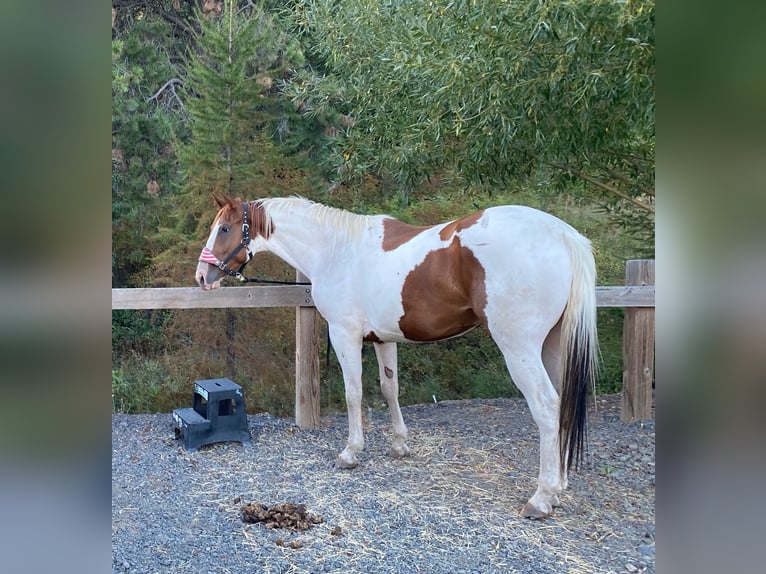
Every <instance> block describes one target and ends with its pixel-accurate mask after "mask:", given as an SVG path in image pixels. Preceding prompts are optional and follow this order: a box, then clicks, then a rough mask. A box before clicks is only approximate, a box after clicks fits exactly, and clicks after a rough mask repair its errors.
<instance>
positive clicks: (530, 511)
mask: <svg viewBox="0 0 766 574" xmlns="http://www.w3.org/2000/svg"><path fill="white" fill-rule="evenodd" d="M521 515H522V516H523V517H524V518H529V519H531V520H541V519H543V518H548V517H549V516H550V515H551V513H550V511H548V512H545V511H544V510H540V509H539V508H537V507H536V506H534V505H532V504H530V503H529V502H527V503H526V504H525V505H524V508H522V509H521Z"/></svg>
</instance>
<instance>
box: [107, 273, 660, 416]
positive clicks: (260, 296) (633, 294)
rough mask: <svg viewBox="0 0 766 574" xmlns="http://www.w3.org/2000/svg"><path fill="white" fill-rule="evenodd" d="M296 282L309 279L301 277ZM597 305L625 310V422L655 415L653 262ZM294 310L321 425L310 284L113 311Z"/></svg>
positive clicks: (298, 403)
mask: <svg viewBox="0 0 766 574" xmlns="http://www.w3.org/2000/svg"><path fill="white" fill-rule="evenodd" d="M297 281H306V277H304V276H302V275H301V274H300V273H298V274H297ZM596 302H597V305H598V306H599V307H624V308H625V321H624V328H623V390H622V414H621V416H622V419H623V420H626V421H634V420H640V419H648V418H651V417H652V381H653V378H654V260H644V259H642V260H632V261H628V262H627V263H626V272H625V285H624V286H610V287H596ZM252 307H295V308H296V311H295V312H296V315H295V422H296V423H297V424H298V426H300V427H301V428H317V427H318V426H319V314H318V313H317V312H316V310H315V309H314V302H313V300H312V299H311V287H310V286H308V285H280V286H269V287H222V288H220V289H216V290H214V291H203V290H202V289H200V288H199V287H173V288H162V289H138V288H134V289H112V309H202V308H208V309H209V308H252Z"/></svg>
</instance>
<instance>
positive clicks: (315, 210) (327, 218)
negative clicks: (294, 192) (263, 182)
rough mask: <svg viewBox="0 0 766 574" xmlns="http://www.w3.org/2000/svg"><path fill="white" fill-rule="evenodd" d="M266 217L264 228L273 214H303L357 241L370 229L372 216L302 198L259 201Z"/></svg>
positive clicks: (372, 222) (276, 198) (268, 224)
mask: <svg viewBox="0 0 766 574" xmlns="http://www.w3.org/2000/svg"><path fill="white" fill-rule="evenodd" d="M259 203H260V205H261V206H262V207H263V212H264V214H265V216H266V222H265V223H266V228H267V229H268V228H270V227H271V225H272V217H273V215H275V214H287V215H297V214H298V213H304V214H306V215H308V216H309V217H310V218H311V219H312V220H314V221H316V222H317V223H318V224H320V225H323V226H326V227H332V228H333V229H335V230H337V231H339V232H340V234H342V235H343V236H344V237H346V238H348V239H357V238H359V237H360V236H361V235H362V233H363V232H365V231H367V230H368V229H370V228H372V226H373V224H374V222H375V216H373V215H359V214H357V213H351V212H350V211H345V210H343V209H338V208H336V207H329V206H327V205H323V204H321V203H317V202H315V201H311V200H309V199H306V198H304V197H299V196H293V197H272V198H267V199H261V200H260V201H259Z"/></svg>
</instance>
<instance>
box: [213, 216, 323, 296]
mask: <svg viewBox="0 0 766 574" xmlns="http://www.w3.org/2000/svg"><path fill="white" fill-rule="evenodd" d="M242 249H245V251H246V252H247V258H246V259H245V262H244V263H243V264H242V265H240V267H239V269H237V270H236V271H234V270H233V269H231V268H230V267H229V266H228V265H227V263H228V262H229V261H231V260H232V259H233V258H234V257H235V256H236V255H237V253H239V252H240V250H242ZM252 258H253V252H252V251H250V224H249V223H248V221H247V203H244V202H243V203H242V240H241V241H240V242H239V245H237V247H235V248H234V251H232V252H231V253H229V255H228V256H227V257H226V259H224V260H223V261H221V260H220V259H218V258H217V257H216V256H215V254H214V253H213V252H212V251H210V250H209V249H208V248H207V247H203V248H202V254H201V255H200V256H199V260H200V261H204V262H205V263H210V264H211V265H215V266H216V267H218V269H220V270H221V271H223V272H224V273H226V275H228V276H229V277H234V278H235V279H237V280H239V281H241V282H242V283H275V284H277V285H311V283H309V282H299V281H276V280H273V279H257V278H250V277H245V276H244V275H242V270H243V269H244V268H245V265H247V264H248V263H249V262H250V260H251V259H252Z"/></svg>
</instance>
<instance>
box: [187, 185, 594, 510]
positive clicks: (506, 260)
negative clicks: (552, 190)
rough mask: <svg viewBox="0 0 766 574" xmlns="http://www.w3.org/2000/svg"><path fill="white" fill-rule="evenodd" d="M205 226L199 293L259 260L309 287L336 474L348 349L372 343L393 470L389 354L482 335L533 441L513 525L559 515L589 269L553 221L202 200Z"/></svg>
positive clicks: (585, 382)
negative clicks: (329, 378) (518, 519)
mask: <svg viewBox="0 0 766 574" xmlns="http://www.w3.org/2000/svg"><path fill="white" fill-rule="evenodd" d="M216 202H217V204H218V213H217V214H216V216H215V218H214V219H213V223H212V224H211V227H210V235H209V237H208V239H207V243H206V244H205V247H204V248H203V249H202V253H201V254H200V257H199V261H198V264H197V269H196V273H195V282H196V283H197V284H198V285H199V286H200V287H201V288H202V289H205V290H210V289H215V288H217V287H219V286H220V284H221V279H222V278H224V277H225V276H232V277H235V278H238V279H240V280H245V277H244V276H243V275H242V270H243V269H244V267H245V265H247V263H248V262H249V261H250V260H251V259H252V258H253V256H254V255H255V254H256V253H259V252H263V251H269V252H271V253H273V254H275V255H277V256H278V257H279V258H281V259H282V260H284V261H285V262H287V263H288V264H290V265H292V266H293V267H295V268H296V269H298V270H299V271H301V272H302V273H303V274H304V275H305V276H306V277H308V278H309V280H310V282H311V291H312V298H313V300H314V304H315V306H316V309H317V310H318V311H319V313H320V314H321V315H322V316H323V317H324V319H325V320H326V321H327V324H328V328H329V335H330V341H331V344H332V347H333V349H334V350H335V354H336V356H337V358H338V361H339V363H340V366H341V369H342V372H343V381H344V384H345V394H346V406H347V410H348V441H347V444H346V447H345V448H344V449H343V451H342V452H341V453H340V454H339V455H338V457H337V460H336V466H337V467H338V468H341V469H348V468H354V467H356V466H357V465H358V455H359V453H360V452H361V451H362V449H363V448H364V434H363V430H362V412H361V401H362V380H361V377H362V357H361V351H362V345H363V343H364V342H365V341H367V342H372V343H373V345H374V348H375V354H376V357H377V361H378V366H379V373H380V385H381V389H382V391H383V396H384V397H385V399H386V401H387V403H388V407H389V410H390V413H391V421H392V427H393V440H392V446H391V455H392V456H394V457H403V456H407V455H408V454H409V452H410V449H409V447H408V446H407V426H406V425H405V423H404V420H403V418H402V412H401V409H400V408H399V399H398V392H399V383H398V371H397V347H396V344H397V343H400V342H401V343H403V342H424V341H438V340H443V339H448V338H451V337H456V336H458V335H461V334H463V333H465V332H467V331H469V330H471V329H473V328H474V327H477V326H479V325H483V326H484V327H485V328H486V329H487V330H488V331H489V334H490V335H491V337H492V339H493V340H494V341H495V343H496V344H497V346H498V347H499V348H500V351H501V352H502V354H503V357H504V359H505V362H506V366H507V368H508V371H509V373H510V375H511V378H512V380H513V382H514V384H515V385H516V386H517V387H518V389H519V390H520V391H521V392H522V394H523V395H524V397H525V399H526V401H527V403H528V406H529V409H530V412H531V414H532V417H533V419H534V421H535V423H536V425H537V427H538V430H539V434H540V467H539V474H538V481H537V490H536V491H535V493H534V494H533V495H532V497H531V498H530V499H529V500H528V501H527V502H526V504H524V506H523V508H522V509H521V514H522V516H525V517H528V518H544V517H547V516H549V515H550V514H551V512H552V509H553V508H554V507H556V506H560V501H559V494H560V493H561V492H562V491H563V490H564V489H565V488H566V487H567V483H568V472H569V471H570V470H571V467H572V465H573V464H574V466H575V469H577V468H578V467H579V464H580V461H581V458H582V456H583V449H584V442H585V440H586V397H587V392H588V388H589V387H590V386H591V385H592V384H593V382H594V379H595V376H596V371H597V368H598V363H597V356H598V338H597V332H596V293H595V284H596V268H595V261H594V257H593V250H592V247H591V244H590V242H589V241H588V239H586V238H585V237H584V236H582V235H581V234H580V233H578V232H577V231H576V230H575V229H574V228H573V227H571V226H570V225H569V224H567V223H565V222H564V221H562V220H560V219H558V218H556V217H555V216H553V215H550V214H547V213H545V212H542V211H539V210H536V209H533V208H530V207H525V206H513V205H504V206H497V207H489V208H486V209H483V210H481V211H477V212H476V213H473V214H471V215H467V216H465V217H462V218H460V219H455V220H453V221H449V222H446V223H441V224H438V225H426V226H414V225H409V224H406V223H403V222H401V221H399V220H397V219H395V218H393V217H390V216H387V215H358V214H354V213H350V212H348V211H345V210H341V209H337V208H333V207H328V206H325V205H323V204H321V203H317V202H313V201H310V200H307V199H304V198H300V197H288V198H267V199H259V200H254V201H243V200H242V199H240V198H231V197H228V196H223V197H218V198H216Z"/></svg>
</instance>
